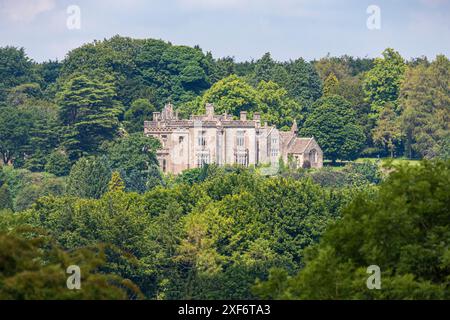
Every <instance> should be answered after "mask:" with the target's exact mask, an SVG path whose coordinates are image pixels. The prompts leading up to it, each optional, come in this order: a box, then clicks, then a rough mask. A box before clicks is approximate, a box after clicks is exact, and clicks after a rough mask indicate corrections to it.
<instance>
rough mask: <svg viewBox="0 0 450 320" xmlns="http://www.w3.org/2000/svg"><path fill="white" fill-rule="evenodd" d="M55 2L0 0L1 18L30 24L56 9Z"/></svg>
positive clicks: (52, 0)
mask: <svg viewBox="0 0 450 320" xmlns="http://www.w3.org/2000/svg"><path fill="white" fill-rule="evenodd" d="M55 2H56V1H55V0H0V16H4V17H6V18H7V19H9V20H11V21H14V22H30V21H32V20H33V19H34V18H35V17H36V16H37V15H39V14H41V13H43V12H46V11H50V10H52V9H53V8H54V7H55Z"/></svg>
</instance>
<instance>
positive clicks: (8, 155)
mask: <svg viewBox="0 0 450 320" xmlns="http://www.w3.org/2000/svg"><path fill="white" fill-rule="evenodd" d="M30 118H31V116H30V114H29V113H27V112H25V111H23V110H20V109H18V108H15V107H5V108H0V137H1V139H0V154H1V156H2V161H3V163H4V164H6V165H8V164H11V163H12V162H13V161H14V160H15V159H16V158H19V157H23V153H24V152H25V151H26V150H27V148H28V147H29V141H30V131H29V124H30V122H31V121H30V120H31V119H30Z"/></svg>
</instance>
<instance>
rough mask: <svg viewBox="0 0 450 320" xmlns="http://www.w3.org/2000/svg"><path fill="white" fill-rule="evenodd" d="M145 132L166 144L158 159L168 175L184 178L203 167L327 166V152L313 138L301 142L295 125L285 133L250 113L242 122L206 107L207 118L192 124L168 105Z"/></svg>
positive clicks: (244, 114) (193, 118)
mask: <svg viewBox="0 0 450 320" xmlns="http://www.w3.org/2000/svg"><path fill="white" fill-rule="evenodd" d="M144 133H145V134H146V135H147V136H152V137H155V138H157V139H159V140H160V141H161V144H162V148H161V149H160V150H158V152H157V157H158V161H159V163H160V167H161V169H162V170H163V171H164V172H170V173H174V174H178V173H180V172H182V171H183V170H185V169H191V168H196V167H201V166H202V165H203V164H209V163H216V164H218V165H224V164H238V165H243V166H249V165H257V164H271V165H277V164H278V161H279V159H280V157H281V158H283V160H284V162H285V163H289V164H291V165H292V164H294V165H296V166H298V167H302V166H309V165H310V166H311V167H313V168H320V167H322V166H323V153H322V150H321V149H320V147H319V145H318V144H317V142H316V140H315V139H314V138H313V137H309V138H300V137H297V133H298V130H297V124H296V123H295V122H294V124H293V125H292V128H291V130H290V131H289V132H283V131H279V130H278V129H277V128H275V127H274V126H268V125H267V123H264V124H261V118H260V114H259V113H257V112H255V113H254V114H253V119H252V120H250V119H248V118H247V112H245V111H242V112H241V113H240V119H239V120H236V119H233V117H232V116H231V115H227V114H222V115H216V114H214V106H213V105H212V104H207V105H206V114H204V115H192V116H191V117H190V119H189V120H187V119H178V112H174V109H173V106H172V105H171V104H167V105H166V106H165V107H164V109H163V110H162V112H154V113H153V119H152V121H145V122H144Z"/></svg>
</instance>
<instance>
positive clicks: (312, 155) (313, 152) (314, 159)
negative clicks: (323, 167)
mask: <svg viewBox="0 0 450 320" xmlns="http://www.w3.org/2000/svg"><path fill="white" fill-rule="evenodd" d="M317 156H318V154H317V151H316V150H315V149H313V150H311V151H310V152H309V162H311V163H317Z"/></svg>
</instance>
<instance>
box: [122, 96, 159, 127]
mask: <svg viewBox="0 0 450 320" xmlns="http://www.w3.org/2000/svg"><path fill="white" fill-rule="evenodd" d="M155 111H156V108H155V107H154V106H153V105H152V104H151V103H150V102H149V101H148V100H146V99H137V100H135V101H133V103H132V104H131V107H130V108H129V109H128V110H127V111H126V112H125V115H124V120H125V121H126V129H127V130H128V132H143V131H144V121H145V120H151V119H152V117H153V112H155Z"/></svg>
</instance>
